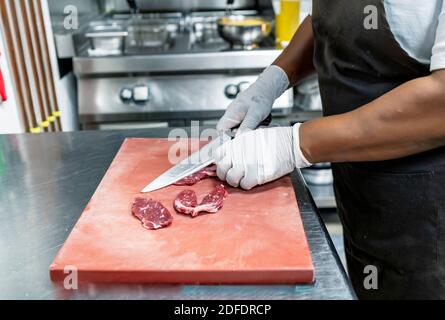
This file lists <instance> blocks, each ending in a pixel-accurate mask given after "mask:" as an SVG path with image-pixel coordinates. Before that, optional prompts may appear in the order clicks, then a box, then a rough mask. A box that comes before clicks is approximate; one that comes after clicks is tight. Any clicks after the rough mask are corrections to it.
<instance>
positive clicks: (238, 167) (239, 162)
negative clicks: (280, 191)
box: [215, 123, 311, 190]
mask: <svg viewBox="0 0 445 320" xmlns="http://www.w3.org/2000/svg"><path fill="white" fill-rule="evenodd" d="M300 125H301V123H297V124H296V125H295V126H293V127H276V128H265V129H257V130H253V131H249V132H245V133H244V134H242V135H239V136H237V137H236V138H235V139H233V140H231V141H228V142H226V143H225V144H223V145H222V146H221V147H219V148H218V149H216V151H215V161H216V165H217V174H218V177H219V178H220V179H221V180H223V181H227V183H228V184H229V185H231V186H233V187H238V186H241V188H243V189H246V190H250V189H252V188H253V187H255V186H257V185H261V184H265V183H267V182H270V181H273V180H276V179H278V178H281V177H282V176H284V175H286V174H288V173H291V172H292V171H294V169H295V168H304V167H308V166H311V163H309V161H307V160H306V158H305V157H304V155H303V153H302V152H301V149H300V135H299V132H300Z"/></svg>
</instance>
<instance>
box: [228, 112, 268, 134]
mask: <svg viewBox="0 0 445 320" xmlns="http://www.w3.org/2000/svg"><path fill="white" fill-rule="evenodd" d="M271 123H272V113H269V115H268V116H267V117H266V119H264V120H263V121H261V122H260V124H259V125H258V127H256V129H258V128H261V127H268V126H269V125H270V124H271ZM239 127H240V125H237V126H236V127H233V128H232V131H237V130H238V129H239Z"/></svg>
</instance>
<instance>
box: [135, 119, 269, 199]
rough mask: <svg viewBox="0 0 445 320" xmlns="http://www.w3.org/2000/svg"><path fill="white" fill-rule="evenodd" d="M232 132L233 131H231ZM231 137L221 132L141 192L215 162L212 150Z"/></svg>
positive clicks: (176, 179) (177, 179) (266, 120)
mask: <svg viewBox="0 0 445 320" xmlns="http://www.w3.org/2000/svg"><path fill="white" fill-rule="evenodd" d="M271 122H272V115H269V116H268V117H267V118H266V119H264V120H263V122H261V123H260V125H259V126H260V127H263V126H268V125H269V124H270V123H271ZM232 133H233V131H232ZM232 138H233V135H232V134H228V133H222V134H221V135H219V136H218V137H216V138H215V139H213V140H212V141H211V142H209V143H208V144H207V145H205V146H204V147H202V148H201V149H199V150H198V151H196V152H195V153H193V154H192V155H191V156H190V157H188V158H186V159H184V160H182V161H181V162H179V163H178V164H177V165H175V166H173V167H172V168H170V169H169V170H167V171H166V172H164V173H163V174H161V175H160V176H159V177H158V178H156V179H155V180H153V181H152V182H151V183H150V184H149V185H147V186H146V187H145V188H144V189H142V191H141V192H142V193H148V192H152V191H155V190H158V189H162V188H165V187H167V186H169V185H172V184H174V183H175V182H178V181H179V180H181V179H183V178H185V177H188V176H190V175H192V174H194V173H196V172H198V171H200V170H202V169H204V168H206V167H207V166H209V165H211V164H213V163H215V158H214V157H213V152H214V151H215V150H216V149H217V148H218V147H219V146H221V145H223V144H224V143H225V142H227V141H229V140H231V139H232Z"/></svg>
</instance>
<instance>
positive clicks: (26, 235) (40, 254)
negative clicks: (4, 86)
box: [0, 128, 355, 300]
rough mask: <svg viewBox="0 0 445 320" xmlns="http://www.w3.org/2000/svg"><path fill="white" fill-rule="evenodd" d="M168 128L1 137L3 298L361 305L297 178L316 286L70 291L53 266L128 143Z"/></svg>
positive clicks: (128, 287)
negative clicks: (51, 272) (302, 301)
mask: <svg viewBox="0 0 445 320" xmlns="http://www.w3.org/2000/svg"><path fill="white" fill-rule="evenodd" d="M167 135H168V129H166V128H159V129H144V130H129V131H106V132H99V131H96V132H93V131H91V132H88V131H85V132H73V133H55V134H54V133H53V134H49V133H48V134H46V133H45V134H39V135H28V134H23V135H3V136H0V220H1V221H2V222H1V223H0V299H224V300H227V299H354V298H355V295H354V293H353V291H352V289H351V287H350V284H349V281H348V279H347V276H346V273H345V271H344V269H343V267H342V264H341V262H340V259H339V257H338V255H337V253H336V251H335V249H334V246H333V244H332V242H331V240H330V238H329V235H328V233H327V231H326V228H325V226H324V224H323V222H322V221H321V219H320V217H319V215H318V212H317V209H316V207H315V205H314V202H313V200H312V197H311V195H310V193H309V192H308V189H307V187H306V186H305V184H304V182H303V179H302V177H301V174H300V173H299V172H295V173H294V174H293V176H292V178H293V183H294V187H295V191H296V194H297V198H298V200H299V207H300V211H301V215H302V218H303V223H304V227H305V230H306V234H307V237H308V242H309V245H310V249H311V254H312V258H313V262H314V265H315V277H316V282H315V284H313V285H297V286H291V285H268V286H265V285H249V286H242V285H238V286H227V285H224V286H179V285H130V284H128V285H127V284H84V283H81V284H80V286H79V289H78V290H76V291H67V290H65V289H63V287H62V286H61V285H60V284H54V283H52V282H51V281H50V279H49V271H48V268H49V265H50V264H51V262H52V261H53V258H54V256H55V255H56V253H57V252H58V250H59V249H60V247H61V246H62V244H63V243H64V241H65V240H66V238H67V236H68V234H69V233H70V231H71V229H72V228H73V226H74V224H75V223H76V221H77V219H78V218H79V216H80V214H81V213H82V211H83V209H84V207H85V206H86V204H87V202H88V201H89V199H90V198H91V196H92V195H93V193H94V191H95V189H96V187H97V186H98V184H99V182H100V180H101V179H102V177H103V175H104V174H105V172H106V170H107V169H108V166H109V165H110V163H111V161H112V160H113V158H114V156H115V154H116V152H117V151H118V149H119V147H120V146H121V144H122V142H123V140H124V139H125V138H126V137H167Z"/></svg>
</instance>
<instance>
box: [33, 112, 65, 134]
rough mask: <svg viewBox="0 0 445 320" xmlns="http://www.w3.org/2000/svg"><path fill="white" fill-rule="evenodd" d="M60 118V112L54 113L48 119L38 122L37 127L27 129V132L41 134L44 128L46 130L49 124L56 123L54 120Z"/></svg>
mask: <svg viewBox="0 0 445 320" xmlns="http://www.w3.org/2000/svg"><path fill="white" fill-rule="evenodd" d="M60 116H61V112H60V111H54V112H53V114H52V115H51V116H49V117H48V119H46V120H44V121H42V122H40V124H39V126H38V127H35V128H31V129H29V132H31V133H41V132H42V131H43V130H42V129H45V128H48V127H49V125H50V123H51V122H54V121H56V118H59V117H60Z"/></svg>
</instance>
